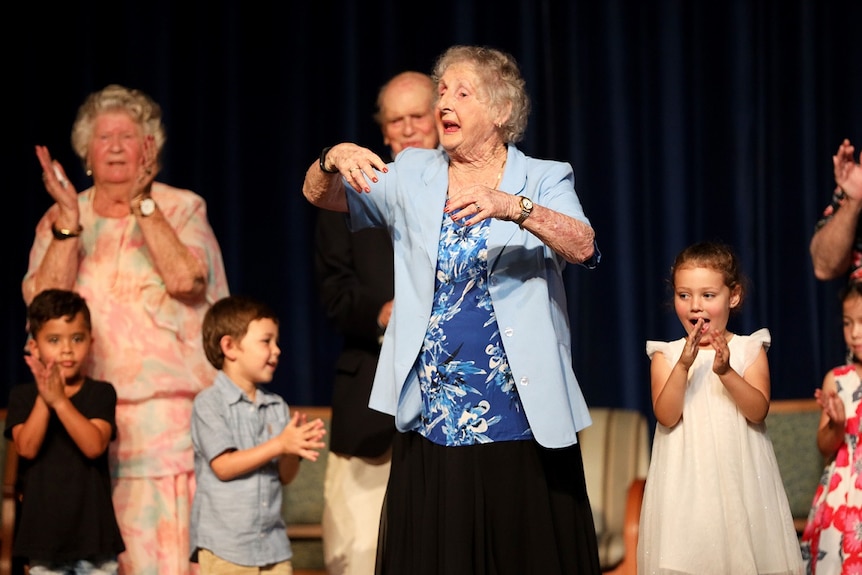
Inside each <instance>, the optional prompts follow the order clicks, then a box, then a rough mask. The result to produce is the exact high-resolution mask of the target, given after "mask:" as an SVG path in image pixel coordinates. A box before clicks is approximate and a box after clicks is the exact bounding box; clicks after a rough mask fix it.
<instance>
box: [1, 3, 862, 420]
mask: <svg viewBox="0 0 862 575" xmlns="http://www.w3.org/2000/svg"><path fill="white" fill-rule="evenodd" d="M417 10H421V11H424V12H423V13H421V14H419V15H417V13H416V11H417ZM10 14H12V13H11V12H10ZM860 22H862V3H860V2H858V0H780V1H778V0H774V1H766V0H729V1H725V2H707V1H699V0H643V1H638V2H628V1H621V0H601V1H597V0H589V1H575V0H571V1H552V0H498V1H478V0H472V1H471V0H443V1H439V2H430V3H423V4H421V5H418V6H415V5H413V4H412V3H409V2H396V1H378V2H368V1H359V0H355V1H349V0H330V1H326V0H318V1H312V2H300V3H294V2H291V3H287V2H227V1H221V2H218V1H217V2H203V1H198V2H181V1H176V0H152V1H150V2H148V3H145V4H142V3H140V2H130V1H119V2H111V3H104V6H102V3H100V2H64V3H60V4H59V5H57V6H56V7H52V8H48V7H47V6H44V5H42V4H39V3H32V2H31V3H19V4H16V9H15V16H14V18H13V17H10V18H8V19H7V20H6V29H7V33H6V34H4V35H3V40H2V42H3V43H4V46H3V48H4V49H3V55H4V56H3V61H4V66H3V78H4V82H3V86H4V89H3V92H4V96H5V98H4V101H5V102H6V106H7V107H6V115H7V120H6V122H5V124H6V125H7V126H11V129H10V130H6V132H5V133H6V134H7V135H8V136H10V137H9V138H8V139H7V140H6V142H5V146H4V149H5V150H6V152H5V160H4V166H5V168H4V170H3V173H4V175H5V177H6V179H7V181H6V185H5V186H4V197H5V208H4V210H3V213H4V216H5V217H4V222H3V224H2V226H0V230H2V231H0V234H2V236H0V237H2V239H3V240H4V241H3V246H4V247H5V258H4V261H5V266H4V268H5V271H4V272H3V281H2V296H3V304H2V305H3V306H5V308H6V310H7V312H6V314H5V315H4V318H3V323H2V330H0V333H2V335H0V337H2V340H0V342H2V345H0V349H2V353H3V361H2V374H3V377H2V383H3V387H2V388H0V405H5V401H6V398H7V395H8V387H9V386H10V385H11V384H13V383H15V382H19V381H25V380H27V379H29V373H28V372H27V370H26V366H25V365H24V363H23V361H22V360H21V352H22V348H23V345H24V341H25V332H24V325H25V308H24V303H23V301H22V298H21V291H20V282H21V278H22V277H23V275H24V273H25V271H26V267H27V258H28V252H29V248H30V244H31V242H32V239H33V229H34V226H35V225H36V222H37V220H38V219H39V217H40V216H41V215H42V214H43V212H44V211H45V210H46V209H47V208H48V207H49V205H50V198H49V196H48V194H47V193H46V192H45V190H44V188H43V186H42V183H41V179H40V168H39V165H38V162H37V161H36V158H35V155H34V151H33V147H34V145H35V144H45V145H48V146H49V147H50V150H51V152H52V153H53V154H54V155H55V157H56V158H58V159H59V160H60V161H61V162H62V163H63V165H64V166H65V167H66V169H67V171H68V172H69V174H71V176H72V178H73V179H74V181H75V184H76V186H77V187H78V188H79V189H84V188H85V187H87V186H88V185H89V183H90V181H89V178H87V177H86V176H85V175H84V173H83V169H82V167H81V165H80V163H79V162H78V160H77V159H76V158H75V157H74V155H73V153H72V151H71V146H70V143H69V134H70V130H71V126H72V122H73V119H74V116H75V112H76V109H77V106H78V105H79V104H80V103H81V101H82V100H83V98H84V97H85V96H86V95H87V94H88V93H90V92H92V91H94V90H98V89H100V88H102V87H104V86H105V85H107V84H109V83H115V82H116V83H121V84H125V85H127V86H130V87H135V88H140V89H142V90H144V91H146V92H148V93H149V94H151V95H152V96H153V97H154V98H155V99H156V100H157V101H158V102H160V103H161V105H162V106H163V108H164V116H165V117H164V120H165V123H166V127H167V131H168V142H167V146H166V148H165V150H164V170H163V172H162V173H161V174H160V176H159V179H161V180H163V181H165V182H167V183H170V184H172V185H175V186H179V187H185V188H189V189H192V190H194V191H196V192H198V193H199V194H201V195H202V196H203V197H204V198H205V199H206V200H207V203H208V210H209V217H210V221H211V223H212V226H213V228H214V229H215V232H216V234H217V235H218V238H219V240H220V243H221V246H222V249H223V251H224V257H225V264H226V267H227V273H228V278H229V281H230V288H231V291H232V292H233V293H238V294H239V293H242V294H247V295H252V296H255V297H258V298H261V299H264V300H266V301H267V302H269V303H270V304H272V305H273V306H274V307H275V308H276V310H277V311H278V313H279V315H280V319H281V346H282V350H283V351H282V360H281V363H280V365H279V368H278V371H277V374H276V380H275V381H274V382H273V384H272V387H273V389H275V390H276V391H278V392H279V393H281V394H283V395H284V396H285V397H286V398H287V399H288V401H289V402H290V403H292V404H311V403H317V404H325V403H327V402H328V401H329V398H330V380H331V377H332V369H333V358H334V357H335V355H336V353H337V351H338V348H339V345H340V342H339V340H338V338H337V337H336V336H335V335H334V334H333V332H332V330H331V329H330V328H329V326H327V324H326V321H325V318H324V316H323V314H322V311H321V308H320V305H319V302H318V300H317V293H316V291H315V288H314V285H313V280H312V256H311V254H312V228H313V222H314V216H315V210H314V209H313V208H312V207H311V206H310V205H308V204H307V203H306V202H305V200H304V199H303V197H302V195H301V190H300V189H301V184H302V179H303V175H304V172H305V170H306V168H307V167H308V165H309V164H310V163H311V162H312V161H313V160H314V159H315V158H317V156H318V153H319V152H320V149H321V148H323V147H324V146H327V145H332V144H334V143H337V142H341V141H354V142H358V143H361V144H364V145H368V146H370V147H372V148H374V149H375V150H378V151H380V152H383V151H384V150H383V148H382V143H381V137H380V133H379V131H378V129H377V127H376V125H375V124H374V122H373V120H372V112H373V108H374V102H375V98H376V94H377V89H378V87H379V86H380V84H382V83H383V82H384V81H385V80H386V79H387V78H388V77H389V76H391V75H393V74H395V73H396V72H400V71H402V70H405V69H416V70H421V71H430V69H431V67H432V66H433V63H434V60H435V58H436V56H438V55H439V54H440V53H441V52H442V51H443V50H445V49H446V48H447V47H448V46H450V45H453V44H485V45H490V46H494V47H497V48H501V49H503V50H506V51H509V52H511V53H512V54H513V55H514V56H515V57H516V58H517V59H518V61H519V62H520V64H521V66H522V69H523V73H524V76H525V77H526V80H527V87H528V89H529V92H530V95H531V98H532V102H533V113H532V116H531V120H530V124H529V127H528V131H527V136H526V139H525V140H524V141H523V142H522V144H521V148H522V149H523V150H524V151H525V152H526V153H528V154H530V155H533V156H537V157H542V158H552V159H556V160H564V161H568V162H570V163H571V164H572V166H573V168H574V171H575V177H576V188H577V190H578V192H579V194H580V197H581V200H582V202H583V204H584V208H585V210H586V213H587V215H588V216H589V217H590V219H591V221H592V223H593V225H594V227H595V229H596V233H597V238H598V242H599V245H600V247H601V251H602V253H603V262H602V264H601V265H600V266H599V268H598V269H596V270H594V271H588V270H586V269H583V268H581V267H578V266H574V267H570V268H569V269H568V270H567V272H566V273H567V281H568V286H569V295H570V301H569V303H570V316H571V323H572V331H573V339H574V341H573V350H574V357H573V359H574V364H575V367H576V371H577V373H578V375H579V378H580V381H581V385H582V387H583V389H584V392H585V394H586V396H587V399H588V401H589V403H590V404H591V405H595V406H599V405H607V406H628V407H634V408H638V409H641V410H643V411H644V412H645V413H648V414H650V399H649V362H648V359H647V356H646V354H645V351H644V349H645V342H646V340H647V339H663V340H669V339H676V338H678V337H681V336H682V335H683V330H682V327H681V326H680V325H679V322H678V321H677V320H676V318H675V316H674V315H673V312H672V308H670V307H669V306H668V304H669V302H670V293H669V292H668V290H667V289H666V280H667V272H668V269H669V266H670V264H671V261H672V259H673V257H674V255H675V254H676V253H677V252H678V251H679V250H681V249H682V248H683V247H684V246H686V245H687V244H690V243H692V242H695V241H698V240H704V239H720V240H723V241H726V242H729V243H731V244H732V245H733V246H735V248H736V249H737V250H738V252H739V254H740V255H741V257H742V262H743V265H744V269H745V271H746V273H747V274H748V275H749V276H750V279H751V291H750V294H749V298H748V299H747V301H746V302H745V306H744V310H743V313H742V314H741V315H739V316H738V317H736V318H735V319H734V320H733V321H732V323H731V328H732V329H733V330H735V331H738V332H740V333H749V332H751V331H754V330H755V329H758V328H760V327H768V328H769V329H770V330H771V332H772V336H773V344H772V348H771V350H770V352H769V358H770V365H771V369H772V381H773V397H776V398H791V397H809V396H811V395H812V393H813V391H814V389H815V387H817V386H819V385H820V383H821V381H822V378H823V375H824V374H825V372H826V370H827V369H828V368H830V367H831V366H833V365H837V364H838V363H840V362H841V361H842V357H843V351H844V344H843V338H842V333H841V329H842V328H841V321H840V313H839V303H838V300H837V299H836V294H837V291H838V287H839V282H829V283H821V282H818V281H817V280H815V279H814V277H813V274H812V268H811V261H810V257H809V253H808V243H809V239H810V236H811V233H812V230H813V227H814V223H815V221H816V219H817V217H818V215H819V213H820V212H821V210H822V209H823V208H824V206H825V205H826V204H827V203H828V201H829V197H830V194H831V192H832V189H833V177H832V160H831V156H832V154H833V153H834V151H835V150H836V148H837V147H838V144H839V142H840V141H841V139H842V138H844V137H849V138H851V139H852V141H854V142H855V143H856V144H857V146H859V148H860V149H862V67H861V66H860V59H859V38H860V32H862V29H860Z"/></svg>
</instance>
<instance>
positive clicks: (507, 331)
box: [503, 327, 515, 337]
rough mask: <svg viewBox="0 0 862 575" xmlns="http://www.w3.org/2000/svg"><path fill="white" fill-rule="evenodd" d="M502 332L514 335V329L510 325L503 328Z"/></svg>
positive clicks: (510, 335) (508, 335) (509, 335)
mask: <svg viewBox="0 0 862 575" xmlns="http://www.w3.org/2000/svg"><path fill="white" fill-rule="evenodd" d="M503 333H504V334H506V337H512V336H513V335H515V330H514V329H512V328H511V327H507V328H506V329H505V330H503Z"/></svg>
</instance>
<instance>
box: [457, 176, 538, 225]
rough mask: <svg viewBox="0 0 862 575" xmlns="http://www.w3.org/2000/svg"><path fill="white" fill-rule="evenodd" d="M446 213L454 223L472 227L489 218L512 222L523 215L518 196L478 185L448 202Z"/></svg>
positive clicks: (466, 189) (461, 192)
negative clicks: (516, 216) (517, 216)
mask: <svg viewBox="0 0 862 575" xmlns="http://www.w3.org/2000/svg"><path fill="white" fill-rule="evenodd" d="M444 211H445V212H446V213H447V214H450V216H451V218H452V221H454V222H456V223H460V224H461V225H462V226H472V225H474V224H478V223H479V222H481V221H482V220H484V219H487V218H497V219H500V220H506V221H512V220H513V219H515V216H514V215H513V214H515V215H518V214H520V213H521V208H520V207H518V196H513V195H512V194H509V193H507V192H501V191H500V190H495V189H493V188H489V187H488V186H483V185H481V184H476V185H473V186H468V187H466V188H464V189H462V190H459V191H457V192H455V193H453V194H452V195H450V196H449V199H448V200H446V207H445V208H444Z"/></svg>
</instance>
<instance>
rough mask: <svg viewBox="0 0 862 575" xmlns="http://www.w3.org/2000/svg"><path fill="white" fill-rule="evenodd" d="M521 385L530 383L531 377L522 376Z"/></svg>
mask: <svg viewBox="0 0 862 575" xmlns="http://www.w3.org/2000/svg"><path fill="white" fill-rule="evenodd" d="M521 385H530V378H529V377H522V378H521Z"/></svg>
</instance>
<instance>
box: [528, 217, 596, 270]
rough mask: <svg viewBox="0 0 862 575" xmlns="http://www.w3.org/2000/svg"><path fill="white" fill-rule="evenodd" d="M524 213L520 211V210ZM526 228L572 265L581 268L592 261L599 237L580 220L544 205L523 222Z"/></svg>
mask: <svg viewBox="0 0 862 575" xmlns="http://www.w3.org/2000/svg"><path fill="white" fill-rule="evenodd" d="M518 213H520V209H519V210H518ZM523 227H524V229H526V230H527V231H529V232H530V233H532V234H533V235H535V236H536V237H537V238H539V239H540V240H542V242H544V243H545V245H547V246H548V247H549V248H551V249H552V250H554V251H555V252H556V253H558V254H560V255H561V256H562V257H563V258H565V260H566V261H567V262H569V263H574V264H578V263H581V262H584V261H586V260H588V259H590V257H592V255H593V252H594V251H595V243H594V241H595V238H596V233H595V230H593V228H592V227H590V226H589V225H587V224H585V223H584V222H582V221H580V220H576V219H575V218H572V217H569V216H567V215H564V214H561V213H559V212H555V211H553V210H550V209H548V208H545V207H543V206H540V205H535V206H534V207H533V211H532V213H531V214H530V217H528V218H527V219H526V220H524V222H523Z"/></svg>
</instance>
